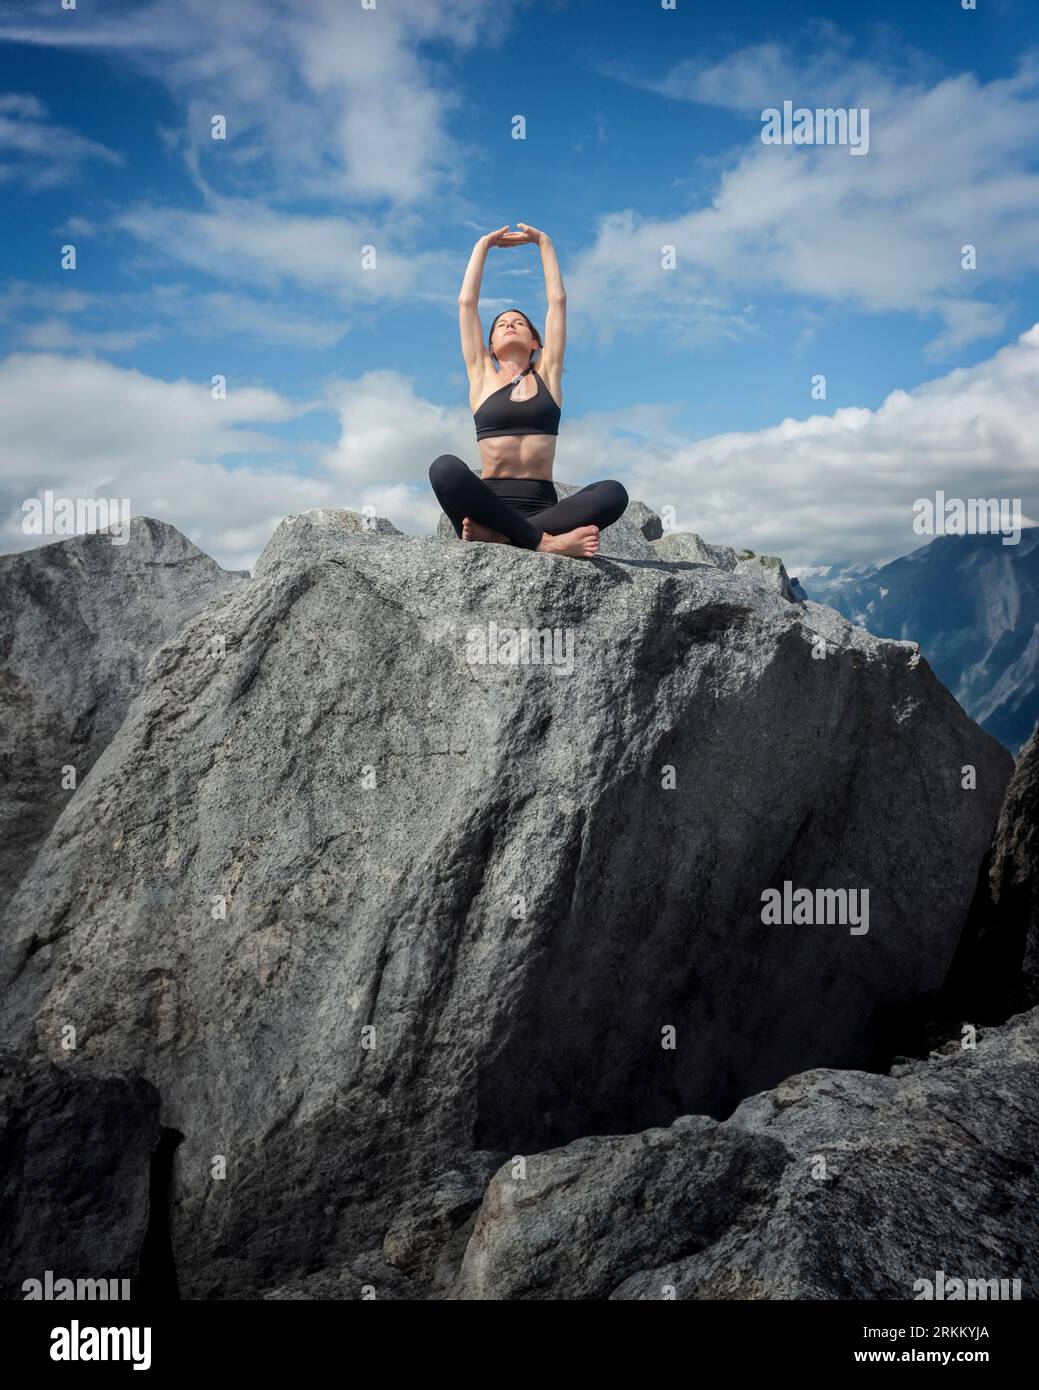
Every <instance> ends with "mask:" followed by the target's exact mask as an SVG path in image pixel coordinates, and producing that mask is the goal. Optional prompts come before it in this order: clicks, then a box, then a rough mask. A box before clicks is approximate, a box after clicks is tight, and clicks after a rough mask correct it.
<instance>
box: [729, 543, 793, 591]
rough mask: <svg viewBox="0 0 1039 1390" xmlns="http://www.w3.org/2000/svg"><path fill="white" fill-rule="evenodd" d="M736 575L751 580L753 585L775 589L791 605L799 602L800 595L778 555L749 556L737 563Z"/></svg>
mask: <svg viewBox="0 0 1039 1390" xmlns="http://www.w3.org/2000/svg"><path fill="white" fill-rule="evenodd" d="M735 573H736V574H738V575H740V576H741V577H742V578H745V579H749V580H750V581H751V583H755V584H761V585H762V586H763V587H765V588H767V589H774V590H775V592H776V593H777V594H782V596H783V597H784V598H785V599H787V600H788V602H790V603H797V602H798V601H799V600H798V595H797V593H796V592H795V590H794V587H793V585H792V584H791V583H790V576H789V575H788V574H787V572H786V566H785V565H784V564H783V561H782V560H781V559H780V558H779V556H778V555H753V554H752V555H749V556H748V557H747V558H746V559H743V560H738V561H737V562H736V569H735Z"/></svg>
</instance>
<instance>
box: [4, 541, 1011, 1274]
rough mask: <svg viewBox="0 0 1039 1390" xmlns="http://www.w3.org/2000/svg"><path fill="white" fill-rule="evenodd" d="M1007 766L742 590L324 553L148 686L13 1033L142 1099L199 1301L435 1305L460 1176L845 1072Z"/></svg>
mask: <svg viewBox="0 0 1039 1390" xmlns="http://www.w3.org/2000/svg"><path fill="white" fill-rule="evenodd" d="M611 529H612V528H611ZM639 534H640V535H641V533H639ZM293 536H297V537H300V538H304V537H305V538H306V539H305V540H304V541H303V543H302V544H301V545H300V548H299V552H298V558H294V556H293V553H292V544H293V542H292V537H293ZM323 537H325V538H326V539H323ZM641 539H642V543H643V544H645V545H647V546H650V547H652V546H654V545H655V544H657V543H656V542H651V541H647V540H646V539H645V537H644V536H642V537H641ZM631 543H632V544H635V541H634V538H633V537H632V538H631ZM532 633H534V634H535V636H534V637H533V638H532V637H531V634H532ZM539 633H540V634H545V641H544V643H543V642H542V640H541V639H539V638H538V637H537V636H536V634H539ZM217 635H219V636H220V637H221V638H222V641H221V642H220V643H219V644H217V646H216V647H215V646H214V640H213V639H214V636H217ZM965 764H971V765H972V766H974V767H975V768H976V770H977V787H976V789H975V790H973V791H971V792H966V791H964V790H963V787H962V769H963V767H964V765H965ZM1011 767H1012V760H1011V759H1010V757H1009V755H1008V754H1007V753H1006V750H1005V749H1003V748H1002V747H1001V746H1000V745H999V744H997V743H996V742H995V740H993V739H991V738H989V737H988V736H987V735H986V734H984V733H983V732H982V731H981V730H979V729H978V728H977V726H976V725H974V724H973V723H971V721H970V720H969V719H968V718H967V717H966V715H965V714H964V713H963V711H962V710H961V709H960V708H959V706H958V705H957V704H956V702H955V701H954V700H953V699H952V697H951V696H950V695H949V694H948V692H947V691H946V690H945V689H944V688H943V687H942V686H941V685H940V684H939V683H938V681H937V680H936V679H935V678H934V676H933V674H932V673H931V671H930V669H929V667H928V666H927V664H926V662H925V661H923V660H922V659H921V658H920V656H919V653H918V650H917V648H916V646H915V644H913V643H909V642H891V641H881V640H878V639H876V638H874V637H872V636H870V635H869V634H868V633H866V632H865V631H863V630H862V629H859V628H855V627H853V626H851V625H850V624H848V623H847V622H845V621H844V620H843V619H842V618H840V617H839V615H838V614H836V613H835V612H834V611H833V610H832V609H828V608H823V607H820V606H819V605H816V604H812V603H804V604H792V603H790V602H788V601H787V600H785V599H784V598H783V597H781V595H780V594H779V593H778V592H776V591H770V590H769V589H767V588H764V587H761V585H760V584H757V583H751V582H749V581H748V579H747V578H746V577H745V576H742V575H740V574H737V573H735V572H732V573H730V572H727V571H726V570H724V569H722V568H719V567H717V566H711V565H691V564H688V563H674V564H670V563H667V562H664V561H661V560H659V559H657V560H655V561H654V562H653V563H639V562H637V561H633V562H632V561H629V562H625V561H623V560H619V559H618V558H617V557H616V556H615V557H612V558H611V557H608V556H604V557H602V558H599V559H597V560H594V561H591V562H583V561H577V560H570V559H567V558H564V557H557V556H548V555H534V554H530V553H528V552H525V551H521V550H518V549H515V548H513V547H505V546H490V545H488V546H478V545H470V546H452V545H442V544H439V543H437V542H433V541H427V540H419V539H411V540H407V541H404V540H402V539H400V538H398V537H393V536H383V535H376V536H370V535H369V536H360V535H359V534H358V533H356V532H355V531H353V530H351V528H350V526H348V525H343V524H340V522H339V521H338V520H336V519H335V518H334V517H333V518H331V519H326V520H322V519H317V520H315V519H314V518H313V517H312V518H311V521H310V522H309V523H306V524H304V525H299V524H293V525H291V526H289V527H286V528H280V534H279V535H278V537H277V539H276V540H275V541H272V549H271V553H270V554H269V555H266V556H265V557H264V559H263V560H262V561H261V563H260V564H259V565H258V566H257V577H256V578H255V579H254V580H253V581H252V582H251V583H248V584H237V585H235V586H234V587H231V588H228V589H227V590H226V591H225V592H224V593H222V594H220V595H219V596H217V597H216V598H215V599H213V600H212V601H211V602H210V603H209V604H208V605H207V606H206V607H205V608H204V609H203V610H202V611H200V612H198V613H197V614H195V616H193V617H192V618H190V619H189V620H188V621H187V622H185V623H184V624H183V625H182V626H180V628H179V629H178V631H177V632H176V634H175V635H173V636H172V637H170V638H169V639H168V640H167V641H166V642H165V643H164V644H163V645H162V646H161V647H160V648H159V649H158V650H157V651H156V652H155V653H154V655H153V656H152V658H151V661H150V663H149V665H148V668H147V672H146V675H145V678H144V680H143V684H142V686H141V689H140V691H139V693H138V694H137V696H136V698H135V699H134V700H133V702H132V704H131V706H130V708H129V711H128V713H127V716H126V719H125V721H124V723H123V725H122V727H121V728H120V730H119V732H118V734H117V735H116V736H115V738H113V739H112V741H111V742H110V743H109V744H108V746H107V747H106V748H105V750H104V751H103V753H102V754H101V756H100V758H99V759H98V761H97V763H96V764H95V766H94V769H93V771H92V773H91V776H90V777H89V779H87V781H86V782H85V783H82V784H81V785H80V787H79V789H78V791H77V792H76V794H75V795H74V796H73V798H72V799H71V801H70V802H69V804H68V805H67V806H66V808H65V810H64V812H63V814H62V815H61V817H60V819H59V820H58V822H57V823H56V824H55V826H54V828H53V830H52V832H51V835H50V837H49V839H48V841H47V844H46V846H45V849H44V850H43V851H42V852H41V854H40V855H39V856H38V858H37V862H36V863H35V864H34V865H33V867H32V869H31V871H30V872H29V874H28V875H27V876H26V878H25V880H24V881H23V882H22V884H21V886H20V888H19V891H18V893H17V895H16V897H15V899H14V900H13V901H12V904H11V910H10V912H9V914H8V925H7V928H6V931H5V933H4V936H5V938H6V939H5V941H4V946H3V955H2V966H3V978H4V983H5V985H6V988H7V1013H8V1033H9V1039H10V1042H11V1045H12V1046H14V1047H17V1048H18V1049H19V1050H20V1051H21V1052H28V1053H33V1054H34V1055H38V1056H39V1058H41V1059H44V1060H46V1061H48V1062H49V1063H50V1064H52V1065H54V1066H55V1067H58V1068H61V1069H65V1070H67V1071H68V1072H69V1073H70V1074H72V1075H75V1076H76V1077H77V1078H81V1079H86V1078H88V1077H101V1076H105V1075H116V1076H123V1077H127V1078H134V1077H141V1078H144V1079H145V1080H146V1081H147V1082H148V1083H149V1084H150V1085H152V1086H154V1087H155V1089H156V1091H157V1092H158V1095H159V1097H160V1104H161V1124H162V1126H163V1128H164V1129H165V1130H167V1131H169V1132H174V1131H175V1132H176V1133H177V1134H178V1135H179V1134H182V1135H183V1136H184V1138H183V1142H181V1143H180V1145H179V1147H178V1148H177V1150H176V1161H175V1163H174V1167H173V1179H172V1188H171V1195H170V1229H171V1233H172V1242H173V1249H174V1251H175V1253H176V1260H177V1271H178V1278H179V1281H180V1287H181V1290H182V1293H183V1294H184V1296H186V1297H192V1298H198V1297H242V1296H250V1295H252V1294H253V1293H256V1292H258V1291H262V1292H267V1291H269V1290H274V1291H275V1292H277V1293H278V1296H282V1297H298V1296H304V1297H306V1296H309V1295H308V1294H307V1293H306V1292H305V1291H303V1292H301V1289H304V1290H305V1288H306V1287H311V1289H312V1290H313V1289H314V1288H318V1287H322V1288H328V1287H331V1286H332V1285H330V1284H329V1283H328V1282H327V1281H328V1280H329V1279H332V1280H333V1282H335V1279H336V1277H337V1276H334V1275H332V1274H329V1273H328V1271H336V1270H338V1271H343V1270H347V1269H353V1268H354V1267H355V1266H356V1267H357V1270H358V1272H359V1275H360V1274H365V1273H367V1277H374V1276H373V1274H372V1270H373V1265H372V1261H373V1260H375V1262H376V1264H378V1263H379V1262H380V1261H381V1262H382V1263H385V1264H387V1265H389V1267H390V1268H392V1269H394V1270H396V1271H397V1274H398V1275H399V1276H400V1277H401V1278H402V1279H403V1280H406V1281H410V1282H411V1283H412V1284H414V1283H416V1282H419V1283H421V1281H422V1280H427V1281H430V1280H431V1281H433V1283H434V1284H436V1281H437V1280H440V1281H441V1283H442V1282H443V1279H444V1268H443V1266H442V1264H440V1263H439V1262H438V1256H437V1251H436V1241H435V1240H434V1239H433V1238H432V1237H431V1236H429V1235H428V1232H429V1230H430V1229H431V1228H432V1229H434V1230H440V1231H442V1232H443V1231H450V1232H453V1235H452V1236H450V1237H447V1236H445V1239H448V1241H449V1240H450V1239H451V1238H453V1239H455V1240H457V1239H458V1238H459V1236H458V1233H459V1232H460V1231H463V1230H464V1226H465V1222H466V1221H467V1220H471V1219H473V1215H472V1213H473V1209H474V1205H475V1197H474V1191H475V1189H476V1187H478V1186H479V1181H478V1179H476V1180H474V1178H473V1173H472V1170H471V1167H469V1166H467V1165H471V1164H472V1162H473V1155H474V1153H491V1154H494V1155H496V1154H500V1153H506V1154H515V1153H537V1152H538V1151H541V1150H544V1149H548V1148H553V1147H557V1146H559V1145H566V1144H568V1143H570V1142H571V1141H573V1140H576V1139H579V1138H581V1137H587V1136H595V1135H608V1134H613V1133H630V1132H632V1131H636V1130H641V1129H646V1128H648V1127H661V1126H670V1125H671V1123H672V1121H673V1120H674V1118H675V1116H681V1115H689V1114H693V1113H696V1112H700V1113H701V1114H702V1115H705V1116H713V1117H714V1118H715V1120H721V1119H722V1118H723V1117H724V1116H725V1115H726V1114H728V1113H729V1111H731V1109H732V1108H733V1106H735V1105H737V1104H738V1103H739V1101H740V1100H741V1099H742V1098H743V1097H745V1096H747V1095H750V1094H753V1093H756V1092H758V1091H761V1090H762V1089H764V1088H768V1087H772V1086H775V1085H777V1084H778V1083H779V1082H781V1081H782V1080H783V1079H784V1078H786V1077H788V1076H789V1075H790V1074H791V1073H795V1072H799V1071H803V1070H804V1069H805V1068H810V1067H818V1066H830V1067H834V1066H838V1067H839V1066H860V1065H864V1064H866V1063H868V1062H869V1061H870V1059H871V1058H872V1057H873V1054H874V1038H873V1031H872V1029H873V1019H874V1015H875V1012H876V1010H877V1009H878V1007H879V1006H881V1005H882V1004H884V1003H885V1002H892V1001H898V1000H904V999H906V998H909V997H912V996H914V995H915V994H917V993H918V992H921V991H926V990H928V989H934V988H936V987H937V986H938V985H939V984H940V982H941V980H942V978H943V977H944V974H945V971H946V968H947V966H948V962H949V960H950V958H951V956H952V953H953V950H954V948H955V945H956V941H957V937H958V934H959V932H960V928H961V926H962V923H963V919H964V916H965V913H966V911H967V907H968V904H969V901H970V896H971V893H972V891H973V887H974V881H975V877H976V873H977V867H978V864H979V862H980V859H981V857H982V855H983V854H984V851H985V847H986V845H987V844H988V842H989V839H990V836H991V832H992V827H993V825H994V823H995V820H996V815H997V811H998V807H999V804H1000V800H1001V797H1002V793H1003V789H1004V786H1005V783H1006V781H1007V779H1008V777H1009V775H1010V772H1011ZM784 886H786V888H787V889H788V890H789V889H794V888H796V889H808V890H809V898H811V899H812V902H813V913H814V911H815V905H816V904H822V905H821V906H820V907H819V910H820V911H821V912H822V911H824V910H829V911H830V912H832V913H833V914H834V916H833V917H832V919H831V920H829V921H816V922H815V924H810V923H809V922H806V921H803V920H802V916H803V913H802V916H794V917H793V918H791V916H790V914H789V911H788V912H787V914H786V917H785V919H784V920H783V921H779V922H772V921H766V920H764V917H763V907H762V902H763V893H765V892H767V891H769V890H775V891H776V892H777V893H779V894H780V895H782V892H783V890H784ZM826 890H832V892H833V893H834V894H836V893H837V891H838V890H844V891H845V892H846V893H847V892H849V891H850V892H852V893H854V894H857V895H860V896H859V898H858V904H857V915H856V905H855V899H854V898H852V899H851V900H850V901H851V903H852V908H851V913H850V916H848V915H845V916H844V917H843V918H841V917H839V916H838V915H837V908H838V906H839V903H838V899H837V898H836V897H832V896H831V897H830V898H829V899H827V900H826V901H828V902H829V909H826V908H825V902H824V900H823V899H821V898H820V897H819V896H817V895H818V893H820V892H823V893H825V891H826ZM864 891H865V892H867V893H868V908H867V911H868V919H867V930H865V931H863V930H861V924H862V921H863V918H862V909H863V907H864V905H865V900H864V899H863V898H862V897H861V894H862V893H863V892H864ZM847 901H848V900H847V899H846V902H847ZM798 908H799V911H801V904H800V903H799V904H798ZM856 922H858V923H859V924H860V929H859V930H857V931H856V930H853V929H852V927H853V925H854V924H855V923H856ZM751 1001H752V1004H753V1007H749V1004H750V1002H751ZM70 1024H71V1025H73V1026H74V1027H75V1029H76V1038H77V1042H76V1046H75V1048H74V1049H72V1050H67V1049H66V1048H65V1047H64V1046H63V1042H62V1039H63V1037H64V1036H65V1032H64V1030H65V1029H66V1028H67V1026H68V1025H70ZM705 1132H706V1131H705ZM739 1142H740V1144H742V1143H743V1142H744V1141H743V1140H740V1141H739ZM747 1142H749V1141H747ZM780 1148H781V1141H780V1140H779V1139H776V1140H775V1141H774V1154H775V1158H776V1162H777V1164H778V1163H779V1162H780V1159H781V1154H780ZM726 1153H727V1154H728V1156H727V1157H725V1158H724V1162H725V1163H728V1164H729V1165H730V1167H732V1171H733V1172H734V1173H735V1172H736V1170H738V1169H739V1168H740V1165H741V1164H742V1163H743V1162H744V1160H743V1158H742V1157H741V1153H742V1150H738V1151H737V1150H734V1151H733V1152H732V1153H728V1151H726ZM719 1161H722V1160H721V1159H720V1160H719ZM776 1171H777V1172H778V1168H777V1170H776ZM450 1173H456V1174H460V1175H461V1177H460V1178H458V1179H457V1180H456V1179H450V1180H446V1179H445V1178H444V1175H446V1174H450ZM221 1174H222V1175H221ZM474 1183H475V1185H474ZM736 1190H737V1196H738V1200H740V1201H743V1200H746V1201H750V1200H751V1197H752V1192H751V1189H750V1188H749V1187H743V1186H740V1184H739V1183H737V1184H736ZM436 1192H443V1193H444V1194H446V1195H444V1196H442V1197H440V1198H437V1197H435V1195H431V1194H435V1193H436ZM765 1192H766V1189H764V1188H763V1189H762V1193H763V1195H765ZM740 1194H742V1195H740ZM409 1203H411V1204H412V1205H411V1206H410V1207H409V1206H408V1204H409ZM467 1211H468V1212H469V1215H467V1214H466V1213H467ZM402 1213H403V1215H402ZM438 1223H439V1224H438ZM452 1223H454V1224H452ZM388 1233H395V1234H390V1235H388ZM387 1240H388V1244H387V1245H385V1246H384V1241H387ZM688 1253H689V1252H688V1251H682V1250H672V1249H669V1253H668V1254H667V1256H666V1258H671V1257H672V1256H673V1257H674V1258H678V1257H679V1256H680V1255H684V1254H688ZM640 1258H641V1257H640ZM359 1260H360V1261H361V1262H362V1263H361V1265H358V1264H357V1262H358V1261H359ZM393 1261H396V1262H397V1263H393ZM362 1266H363V1267H362ZM649 1267H650V1265H641V1264H640V1265H638V1266H637V1268H649ZM377 1272H378V1271H377V1270H376V1271H375V1273H377ZM630 1272H631V1271H630V1270H629V1271H626V1273H630ZM317 1275H320V1276H321V1278H320V1279H319V1280H318V1281H317V1282H316V1283H314V1284H313V1285H307V1284H306V1281H307V1280H310V1279H311V1277H312V1276H317ZM395 1277H396V1276H395ZM611 1277H612V1276H611ZM621 1277H624V1276H623V1275H622V1276H621ZM301 1280H302V1281H303V1283H302V1284H301V1283H300V1281H301ZM322 1281H325V1282H322ZM397 1287H398V1289H404V1288H405V1285H402V1284H399V1283H398V1284H397ZM279 1291H280V1292H279ZM322 1296H324V1295H322Z"/></svg>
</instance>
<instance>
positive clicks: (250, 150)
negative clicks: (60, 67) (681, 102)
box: [0, 0, 508, 206]
mask: <svg viewBox="0 0 1039 1390" xmlns="http://www.w3.org/2000/svg"><path fill="white" fill-rule="evenodd" d="M34 19H35V22H26V18H25V15H24V14H21V15H19V14H10V13H9V14H8V15H6V16H4V17H3V18H2V19H0V42H3V41H7V42H9V43H23V44H38V45H45V46H53V47H66V48H74V49H75V48H78V49H93V50H96V51H98V52H103V51H105V50H106V49H110V50H115V51H117V52H118V54H119V58H120V61H121V62H122V63H124V64H126V65H132V66H135V67H137V68H138V69H139V70H142V71H144V72H146V73H147V74H148V75H149V76H151V77H153V78H155V79H156V80H157V81H160V82H162V83H164V84H165V85H166V86H167V87H168V89H169V90H170V91H171V92H172V93H173V95H174V96H175V98H176V99H177V100H178V102H179V103H180V106H181V110H182V113H183V126H182V129H181V131H180V132H179V133H177V134H175V135H173V136H172V138H173V140H174V141H175V142H176V143H177V144H179V145H180V147H181V149H182V151H183V153H184V156H185V158H186V160H187V161H188V164H189V167H193V168H195V169H197V170H198V171H199V176H200V179H201V180H202V183H203V186H204V183H205V180H204V178H203V177H202V176H203V174H204V168H203V166H206V167H208V166H212V167H213V169H214V170H218V171H219V176H220V178H221V179H222V180H227V181H229V182H230V183H231V184H232V186H234V187H236V189H237V191H238V192H239V193H244V194H248V193H251V192H254V191H256V190H259V189H262V190H263V191H264V193H265V195H266V194H269V195H270V196H271V197H272V198H273V200H274V201H278V200H280V199H282V198H290V197H291V198H320V199H337V200H338V199H348V198H352V199H382V198H387V199H390V200H391V201H393V202H394V203H397V204H400V205H402V206H406V205H411V204H415V203H417V202H419V201H421V200H422V199H424V198H426V197H429V196H436V197H442V195H443V191H444V189H445V187H446V186H448V185H458V184H460V182H461V181H462V180H463V178H464V170H465V167H466V157H467V153H469V152H468V151H467V149H466V147H465V146H463V145H460V144H459V143H458V142H457V141H456V140H455V139H454V138H453V137H452V136H451V135H450V134H449V132H448V129H447V119H448V117H449V115H451V114H452V113H453V112H455V111H456V110H457V109H458V107H459V105H460V103H461V98H460V97H459V96H458V95H457V93H456V92H455V91H454V89H453V88H452V86H451V83H450V82H449V81H445V80H444V78H445V68H444V66H443V64H442V61H433V60H432V59H431V58H426V57H423V56H422V55H421V54H420V49H421V46H422V45H423V44H440V45H444V46H446V47H447V48H448V49H449V50H450V49H454V50H455V51H459V52H464V51H465V50H466V49H468V48H471V47H472V46H473V45H474V44H476V43H479V44H480V45H481V46H483V47H485V48H486V47H488V46H493V45H495V44H497V43H500V42H501V39H502V37H503V34H504V32H505V30H506V29H507V27H508V19H507V16H506V14H505V13H504V12H503V11H502V10H501V8H500V6H496V5H493V4H491V3H489V0H452V3H451V4H447V5H445V4H431V3H430V0H392V3H383V4H380V5H378V6H377V7H376V8H374V9H362V7H361V5H360V4H359V3H348V4H343V3H341V0H307V3H306V4H305V5H301V4H299V3H298V0H220V3H219V4H213V3H212V2H211V0H178V3H176V4H172V5H171V4H170V3H168V0H150V2H148V0H145V3H135V4H133V5H125V4H122V3H120V4H115V3H112V0H108V3H105V0H98V3H96V4H92V5H89V6H87V5H83V6H80V7H79V9H77V11H76V12H75V15H74V16H72V18H71V19H70V16H69V13H68V12H63V11H61V10H59V9H58V8H57V7H54V8H53V10H52V12H51V13H49V14H47V15H46V16H45V17H44V16H41V15H39V14H38V13H37V14H36V15H34ZM215 114H221V115H224V116H225V117H226V118H227V121H228V136H229V138H228V140H227V141H220V142H217V141H213V140H212V139H211V136H210V121H211V118H212V116H213V115H215Z"/></svg>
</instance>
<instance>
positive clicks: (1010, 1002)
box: [941, 725, 1039, 1021]
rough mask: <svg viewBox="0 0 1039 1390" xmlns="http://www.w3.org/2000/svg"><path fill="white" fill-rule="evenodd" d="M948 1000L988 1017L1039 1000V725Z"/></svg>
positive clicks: (1007, 805) (1004, 812) (948, 1005)
mask: <svg viewBox="0 0 1039 1390" xmlns="http://www.w3.org/2000/svg"><path fill="white" fill-rule="evenodd" d="M941 1002H942V1003H943V1005H944V1006H945V1009H946V1011H949V1010H959V1011H961V1012H962V1011H964V1010H969V1011H970V1012H971V1014H972V1016H973V1017H980V1018H983V1019H984V1020H986V1021H998V1020H1002V1019H1004V1018H1006V1017H1007V1016H1008V1015H1009V1014H1011V1013H1016V1012H1018V1011H1019V1010H1021V1009H1029V1008H1031V1007H1032V1006H1033V1005H1035V1004H1039V725H1036V727H1035V729H1034V730H1033V732H1032V736H1031V738H1030V739H1029V740H1028V742H1027V743H1026V744H1025V746H1024V747H1023V748H1022V750H1021V754H1020V756H1019V758H1018V760H1017V766H1016V767H1015V769H1014V775H1013V777H1012V778H1011V779H1010V783H1009V785H1008V786H1007V791H1006V797H1005V799H1004V801H1003V805H1002V808H1001V809H1000V813H999V822H998V824H997V826H996V833H995V837H994V839H993V841H992V846H991V848H990V850H989V852H988V854H987V855H986V856H985V859H984V861H983V863H982V866H981V871H980V872H979V874H978V886H977V892H976V893H975V896H974V901H973V903H972V905H971V912H970V916H969V918H968V920H967V925H966V927H965V928H964V932H963V937H962V939H961V941H960V945H959V949H958V950H957V953H956V957H955V959H954V961H953V965H952V969H951V970H950V972H949V978H948V980H947V982H946V984H945V987H944V990H943V994H942V1001H941Z"/></svg>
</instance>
